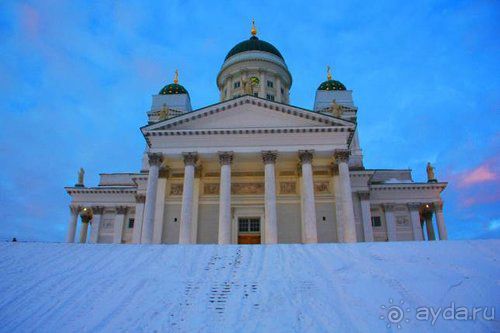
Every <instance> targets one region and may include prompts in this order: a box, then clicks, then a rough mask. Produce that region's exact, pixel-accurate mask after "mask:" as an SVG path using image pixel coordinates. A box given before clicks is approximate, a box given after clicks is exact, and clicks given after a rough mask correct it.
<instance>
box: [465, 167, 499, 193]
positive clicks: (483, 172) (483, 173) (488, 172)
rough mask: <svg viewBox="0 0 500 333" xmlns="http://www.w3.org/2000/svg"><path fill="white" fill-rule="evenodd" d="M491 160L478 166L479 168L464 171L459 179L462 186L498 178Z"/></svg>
mask: <svg viewBox="0 0 500 333" xmlns="http://www.w3.org/2000/svg"><path fill="white" fill-rule="evenodd" d="M491 168H492V166H491V165H489V162H487V163H485V164H483V165H480V166H478V167H477V168H475V169H473V170H470V171H466V172H464V173H463V174H462V175H461V176H462V178H461V179H460V180H459V185H460V186H461V187H467V186H471V185H474V184H478V183H484V182H489V181H496V180H498V174H497V173H496V172H495V171H494V170H492V169H491Z"/></svg>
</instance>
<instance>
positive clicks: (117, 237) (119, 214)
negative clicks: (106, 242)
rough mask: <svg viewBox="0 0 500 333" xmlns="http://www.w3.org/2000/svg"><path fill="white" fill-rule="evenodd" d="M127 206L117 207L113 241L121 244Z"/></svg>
mask: <svg viewBox="0 0 500 333" xmlns="http://www.w3.org/2000/svg"><path fill="white" fill-rule="evenodd" d="M126 214H127V207H117V208H116V215H115V223H114V227H113V243H115V244H121V242H122V237H123V226H124V224H125V215H126Z"/></svg>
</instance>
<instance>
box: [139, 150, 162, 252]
mask: <svg viewBox="0 0 500 333" xmlns="http://www.w3.org/2000/svg"><path fill="white" fill-rule="evenodd" d="M148 158H149V175H148V187H147V190H146V203H145V204H144V220H143V226H142V235H141V243H147V244H150V243H152V242H153V231H154V217H155V206H156V193H157V188H158V174H159V170H160V165H161V162H162V157H161V155H160V154H151V153H149V154H148Z"/></svg>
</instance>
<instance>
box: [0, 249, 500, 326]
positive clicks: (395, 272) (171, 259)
mask: <svg viewBox="0 0 500 333" xmlns="http://www.w3.org/2000/svg"><path fill="white" fill-rule="evenodd" d="M499 249H500V241H498V240H483V241H446V242H418V243H417V242H400V243H360V244H318V245H299V244H296V245H272V246H265V245H244V246H238V245H230V246H217V245H192V246H183V245H90V244H83V245H80V244H47V243H0V331H2V332H27V331H40V332H76V331H91V332H96V331H108V332H110V331H113V332H116V331H130V332H153V331H157V332H332V331H336V332H342V331H346V332H347V331H348V332H353V331H361V332H367V331H370V332H376V331H391V330H394V331H399V329H398V328H397V326H398V324H399V325H400V326H401V327H402V329H403V330H404V331H420V332H421V331H436V330H437V331H440V332H445V331H449V332H452V331H453V332H460V331H471V330H473V331H495V330H497V331H498V330H499V329H500V326H499V321H498V319H495V320H489V318H490V317H491V316H490V315H491V311H490V312H488V310H491V307H498V305H499V301H500V283H499V282H500V280H499V277H500V265H499V262H498V259H499V255H498V251H499ZM452 306H453V307H454V310H453V311H454V314H453V315H454V316H455V317H456V316H457V313H456V312H457V308H459V307H467V310H470V311H472V310H473V309H472V307H483V308H486V307H488V308H486V317H485V318H482V317H481V316H482V315H481V314H479V315H478V314H476V320H467V321H463V320H458V319H463V318H455V317H454V319H452V320H449V319H448V320H445V319H444V318H443V313H442V312H441V313H440V314H439V315H437V316H434V317H432V316H431V311H434V314H436V313H437V311H444V310H446V308H450V309H451V307H452ZM425 308H428V310H429V316H430V317H429V318H428V320H424V319H423V318H422V317H421V318H417V317H416V316H417V311H419V314H420V315H422V312H421V311H422V309H425ZM440 309H441V310H440ZM400 310H401V311H400ZM497 310H498V312H499V313H498V314H497V313H495V317H496V318H498V316H499V315H500V308H498V309H497ZM453 311H452V310H448V312H453ZM388 317H389V318H388ZM478 317H479V318H478ZM433 318H434V319H435V322H434V325H433V324H432V323H431V320H432V319H433ZM387 326H390V327H389V328H388V327H387Z"/></svg>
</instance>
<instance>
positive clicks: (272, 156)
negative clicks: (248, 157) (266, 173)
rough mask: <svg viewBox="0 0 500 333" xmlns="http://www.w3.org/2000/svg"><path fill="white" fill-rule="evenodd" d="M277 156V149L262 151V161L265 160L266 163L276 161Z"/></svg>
mask: <svg viewBox="0 0 500 333" xmlns="http://www.w3.org/2000/svg"><path fill="white" fill-rule="evenodd" d="M277 157H278V152H277V151H275V150H266V151H263V152H262V161H263V162H264V164H274V163H276V158H277Z"/></svg>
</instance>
